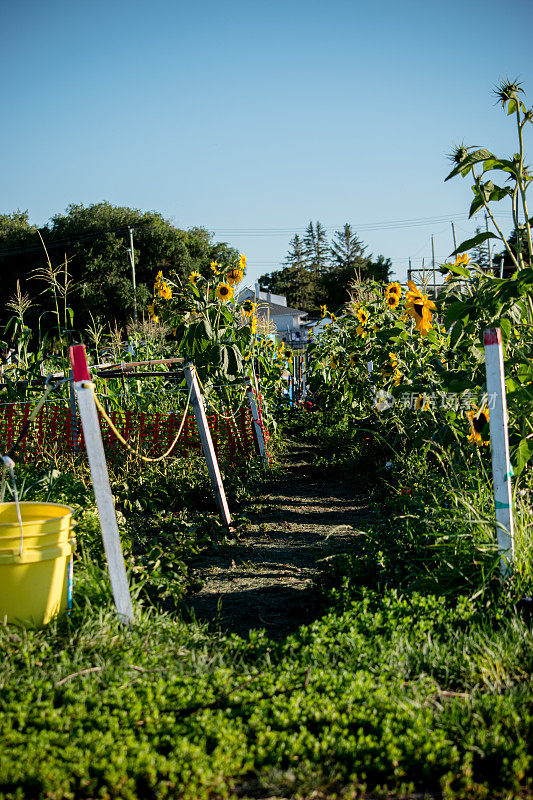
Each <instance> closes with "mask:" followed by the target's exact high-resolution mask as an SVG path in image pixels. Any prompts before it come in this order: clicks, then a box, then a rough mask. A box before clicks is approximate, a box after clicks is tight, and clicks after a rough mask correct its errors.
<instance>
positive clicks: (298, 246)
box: [283, 233, 312, 308]
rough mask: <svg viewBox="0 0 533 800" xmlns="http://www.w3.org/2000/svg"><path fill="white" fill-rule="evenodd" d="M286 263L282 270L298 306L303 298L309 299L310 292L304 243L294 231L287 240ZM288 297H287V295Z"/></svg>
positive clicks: (309, 276) (298, 306)
mask: <svg viewBox="0 0 533 800" xmlns="http://www.w3.org/2000/svg"><path fill="white" fill-rule="evenodd" d="M284 263H285V264H286V265H287V267H286V269H285V270H283V272H285V273H286V277H287V280H288V282H289V283H291V284H292V285H291V292H290V294H291V297H292V296H293V295H294V300H295V305H296V307H297V308H300V307H301V305H302V303H303V301H304V299H305V300H307V299H309V297H310V295H311V294H312V292H310V290H309V284H310V278H311V275H310V273H309V270H308V269H307V268H306V257H305V247H304V243H303V242H302V240H301V239H300V237H299V236H298V234H297V233H296V234H295V235H294V237H293V238H292V239H291V241H290V242H289V252H288V253H287V257H286V259H285V261H284ZM287 299H288V297H287Z"/></svg>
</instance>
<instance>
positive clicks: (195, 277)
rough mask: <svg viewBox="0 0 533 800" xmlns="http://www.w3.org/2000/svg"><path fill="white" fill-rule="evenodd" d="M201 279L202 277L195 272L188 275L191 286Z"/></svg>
mask: <svg viewBox="0 0 533 800" xmlns="http://www.w3.org/2000/svg"><path fill="white" fill-rule="evenodd" d="M201 277H202V276H201V275H200V273H199V272H195V271H194V270H193V271H192V272H191V274H190V275H189V282H190V283H192V284H193V286H196V281H197V280H198V278H201Z"/></svg>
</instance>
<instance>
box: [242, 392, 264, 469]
mask: <svg viewBox="0 0 533 800" xmlns="http://www.w3.org/2000/svg"><path fill="white" fill-rule="evenodd" d="M246 395H247V397H248V403H249V405H250V411H251V412H252V425H253V426H254V433H255V436H256V441H257V446H258V447H259V455H260V456H261V458H262V459H263V461H264V462H265V463H268V453H267V449H266V446H265V439H264V436H263V429H262V427H261V423H260V421H259V414H258V411H257V404H256V402H255V395H254V390H253V386H252V380H251V378H246Z"/></svg>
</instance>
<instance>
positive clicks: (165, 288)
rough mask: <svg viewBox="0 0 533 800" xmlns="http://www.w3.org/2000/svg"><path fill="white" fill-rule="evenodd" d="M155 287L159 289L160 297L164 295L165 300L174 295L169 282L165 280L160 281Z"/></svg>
mask: <svg viewBox="0 0 533 800" xmlns="http://www.w3.org/2000/svg"><path fill="white" fill-rule="evenodd" d="M155 288H156V289H157V293H158V294H159V297H162V298H163V300H170V298H171V297H172V289H171V288H170V286H169V285H168V283H165V281H159V283H158V284H156V286H155Z"/></svg>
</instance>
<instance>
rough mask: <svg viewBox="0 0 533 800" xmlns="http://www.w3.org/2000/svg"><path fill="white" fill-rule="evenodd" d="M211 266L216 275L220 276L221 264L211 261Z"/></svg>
mask: <svg viewBox="0 0 533 800" xmlns="http://www.w3.org/2000/svg"><path fill="white" fill-rule="evenodd" d="M210 266H211V269H212V271H213V272H214V273H215V275H220V270H219V266H220V264H219V263H218V261H211V264H210Z"/></svg>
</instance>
